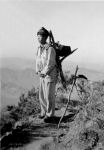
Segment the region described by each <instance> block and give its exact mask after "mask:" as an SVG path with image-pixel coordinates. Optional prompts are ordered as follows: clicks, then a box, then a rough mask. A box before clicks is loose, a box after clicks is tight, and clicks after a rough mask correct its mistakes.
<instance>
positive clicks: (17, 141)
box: [4, 108, 75, 150]
mask: <svg viewBox="0 0 104 150" xmlns="http://www.w3.org/2000/svg"><path fill="white" fill-rule="evenodd" d="M64 110H65V108H62V109H60V110H56V112H55V115H56V116H55V117H54V118H53V119H52V120H51V121H50V122H49V123H45V122H44V120H41V119H39V118H38V117H34V118H32V119H33V121H32V125H31V126H30V127H29V128H27V129H25V130H23V131H22V132H19V133H18V134H17V133H14V134H13V136H10V137H9V141H8V139H7V141H8V142H9V144H7V145H8V146H7V147H6V149H10V150H12V149H13V150H45V149H46V147H45V146H46V145H47V143H49V144H50V143H53V142H54V141H55V140H57V137H58V136H59V135H62V134H63V133H64V134H65V133H67V131H68V129H69V123H70V121H72V120H73V117H74V115H75V112H74V113H73V112H69V111H67V112H66V114H65V117H64V118H63V121H62V123H61V125H60V128H59V129H58V127H57V125H58V122H59V120H60V117H61V116H62V114H63V112H64ZM8 142H7V143H8ZM4 149H5V148H4Z"/></svg>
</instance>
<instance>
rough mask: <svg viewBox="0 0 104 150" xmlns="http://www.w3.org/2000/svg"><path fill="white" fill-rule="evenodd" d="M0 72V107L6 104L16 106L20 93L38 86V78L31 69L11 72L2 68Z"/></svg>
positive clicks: (11, 70)
mask: <svg viewBox="0 0 104 150" xmlns="http://www.w3.org/2000/svg"><path fill="white" fill-rule="evenodd" d="M0 72H1V104H2V107H4V106H6V105H7V104H17V102H18V99H19V96H20V95H21V93H24V92H26V91H28V90H29V89H31V88H32V87H38V85H39V78H38V76H37V75H36V74H35V70H33V69H23V70H13V69H8V68H2V69H0Z"/></svg>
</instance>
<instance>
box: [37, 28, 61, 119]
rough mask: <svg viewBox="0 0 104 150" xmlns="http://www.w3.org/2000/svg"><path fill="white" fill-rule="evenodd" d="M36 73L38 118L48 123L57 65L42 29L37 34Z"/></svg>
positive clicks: (45, 31) (54, 54)
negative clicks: (37, 80) (38, 80)
mask: <svg viewBox="0 0 104 150" xmlns="http://www.w3.org/2000/svg"><path fill="white" fill-rule="evenodd" d="M37 36H38V42H39V43H40V46H39V47H38V51H37V57H36V73H37V74H38V75H39V76H40V87H39V100H40V106H41V114H40V118H44V121H48V120H49V119H50V118H51V117H52V116H54V113H55V87H56V82H57V75H58V72H57V64H56V52H55V49H54V48H53V47H52V46H51V45H50V44H49V43H47V38H48V36H49V32H48V31H47V30H46V29H45V28H44V27H42V28H41V29H40V30H39V31H38V32H37Z"/></svg>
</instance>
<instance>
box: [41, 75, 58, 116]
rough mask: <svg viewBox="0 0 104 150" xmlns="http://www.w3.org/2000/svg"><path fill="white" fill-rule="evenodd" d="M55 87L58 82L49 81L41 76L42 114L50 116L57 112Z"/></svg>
mask: <svg viewBox="0 0 104 150" xmlns="http://www.w3.org/2000/svg"><path fill="white" fill-rule="evenodd" d="M55 87H56V82H55V81H52V82H49V81H48V80H47V79H46V78H40V87H39V100H40V107H41V115H46V116H48V117H51V116H54V113H55Z"/></svg>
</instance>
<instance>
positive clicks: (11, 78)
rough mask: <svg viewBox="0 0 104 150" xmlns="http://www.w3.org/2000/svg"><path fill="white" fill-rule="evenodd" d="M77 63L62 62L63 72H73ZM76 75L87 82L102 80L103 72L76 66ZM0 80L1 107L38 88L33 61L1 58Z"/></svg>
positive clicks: (81, 65) (37, 78) (14, 102)
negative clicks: (79, 75) (85, 77)
mask: <svg viewBox="0 0 104 150" xmlns="http://www.w3.org/2000/svg"><path fill="white" fill-rule="evenodd" d="M76 65H77V63H73V62H69V61H64V62H63V63H62V66H63V70H64V71H70V73H71V74H72V73H74V72H75V68H76ZM78 66H79V70H78V74H84V75H86V76H87V77H88V79H89V80H92V81H97V80H104V72H103V70H102V69H100V71H98V70H94V68H92V69H91V66H90V69H89V68H88V66H85V67H84V66H83V64H78ZM0 79H1V104H2V107H4V106H6V105H8V104H17V102H18V99H19V96H20V95H21V93H23V92H26V91H28V90H30V89H31V88H32V87H36V88H37V87H38V86H39V77H38V76H37V75H36V74H35V59H34V60H33V59H22V58H2V60H1V68H0Z"/></svg>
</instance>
